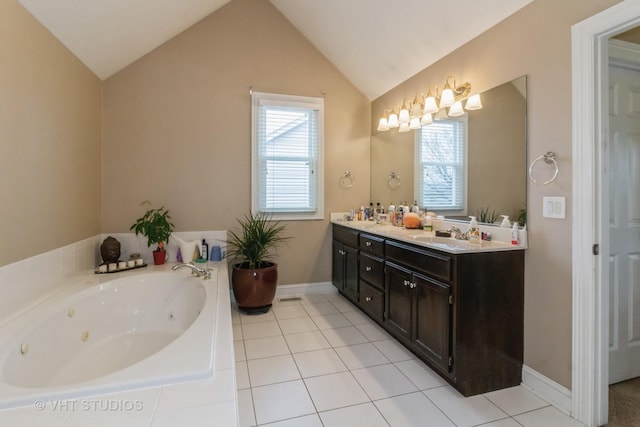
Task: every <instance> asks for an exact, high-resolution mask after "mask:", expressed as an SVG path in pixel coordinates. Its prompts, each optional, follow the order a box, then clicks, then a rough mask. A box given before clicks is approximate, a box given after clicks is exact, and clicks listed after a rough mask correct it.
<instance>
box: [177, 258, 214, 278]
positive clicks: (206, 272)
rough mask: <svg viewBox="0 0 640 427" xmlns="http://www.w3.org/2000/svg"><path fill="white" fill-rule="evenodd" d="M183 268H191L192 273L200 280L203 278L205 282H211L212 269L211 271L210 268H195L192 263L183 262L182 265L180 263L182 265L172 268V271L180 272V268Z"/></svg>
mask: <svg viewBox="0 0 640 427" xmlns="http://www.w3.org/2000/svg"><path fill="white" fill-rule="evenodd" d="M183 267H187V268H190V269H191V272H192V273H193V274H195V275H196V276H198V277H200V278H202V279H204V280H209V279H211V272H212V271H213V270H212V269H210V268H208V269H207V268H200V267H196V266H195V265H193V263H191V262H186V263H185V262H182V263H180V264H176V265H174V266H173V267H171V269H172V270H173V271H176V270H178V269H180V268H183Z"/></svg>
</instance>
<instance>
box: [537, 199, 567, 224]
mask: <svg viewBox="0 0 640 427" xmlns="http://www.w3.org/2000/svg"><path fill="white" fill-rule="evenodd" d="M566 205H567V198H566V197H543V198H542V216H543V217H544V218H556V219H565V218H566V213H565V212H566Z"/></svg>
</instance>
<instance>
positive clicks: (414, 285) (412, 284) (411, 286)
mask: <svg viewBox="0 0 640 427" xmlns="http://www.w3.org/2000/svg"><path fill="white" fill-rule="evenodd" d="M416 286H418V285H416V284H415V283H411V282H409V287H410V288H411V289H413V288H415V287H416Z"/></svg>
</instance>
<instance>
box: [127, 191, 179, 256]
mask: <svg viewBox="0 0 640 427" xmlns="http://www.w3.org/2000/svg"><path fill="white" fill-rule="evenodd" d="M141 204H142V205H146V207H147V210H146V212H145V213H144V215H142V216H141V217H140V218H138V219H137V220H136V222H135V223H134V224H133V225H132V226H131V227H130V228H129V230H134V231H135V233H136V236H137V235H138V234H142V235H143V236H146V238H147V246H149V247H151V245H153V244H157V245H158V247H157V248H156V250H154V251H153V263H154V264H155V265H162V264H164V261H165V259H166V251H165V248H164V245H165V242H167V243H168V242H169V236H171V232H172V231H173V227H174V225H173V223H172V222H171V221H170V219H171V217H170V216H169V211H168V210H166V209H165V208H164V207H160V208H155V209H152V208H151V202H149V201H148V200H145V201H144V202H142V203H141Z"/></svg>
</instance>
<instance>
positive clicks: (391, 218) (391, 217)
mask: <svg viewBox="0 0 640 427" xmlns="http://www.w3.org/2000/svg"><path fill="white" fill-rule="evenodd" d="M387 214H389V222H390V223H391V225H396V206H395V205H394V204H393V202H391V204H390V205H389V209H387Z"/></svg>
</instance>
